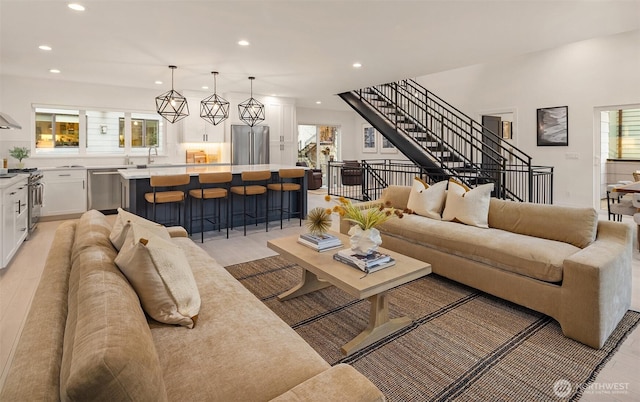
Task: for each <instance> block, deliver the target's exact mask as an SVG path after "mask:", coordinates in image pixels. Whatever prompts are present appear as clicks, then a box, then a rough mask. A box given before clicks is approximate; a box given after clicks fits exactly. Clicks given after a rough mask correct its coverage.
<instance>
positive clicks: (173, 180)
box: [144, 174, 191, 225]
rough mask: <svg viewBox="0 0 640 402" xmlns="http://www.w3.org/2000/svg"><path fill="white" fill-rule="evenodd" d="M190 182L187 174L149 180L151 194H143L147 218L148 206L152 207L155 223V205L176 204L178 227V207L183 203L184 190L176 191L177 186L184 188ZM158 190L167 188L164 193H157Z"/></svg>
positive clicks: (160, 176)
mask: <svg viewBox="0 0 640 402" xmlns="http://www.w3.org/2000/svg"><path fill="white" fill-rule="evenodd" d="M190 181H191V177H189V175H188V174H175V175H157V176H151V177H150V178H149V184H150V185H151V187H152V188H153V192H151V193H145V195H144V199H145V200H147V216H148V215H149V213H148V207H149V204H152V205H153V220H154V221H156V205H157V204H169V203H176V204H178V225H180V210H181V208H180V206H181V205H182V204H183V203H184V199H185V194H184V190H178V189H176V187H178V186H186V185H187V184H189V182H190ZM158 188H160V189H162V188H167V190H166V191H158ZM156 222H157V221H156Z"/></svg>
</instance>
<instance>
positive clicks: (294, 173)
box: [267, 169, 305, 229]
mask: <svg viewBox="0 0 640 402" xmlns="http://www.w3.org/2000/svg"><path fill="white" fill-rule="evenodd" d="M304 175H305V171H304V169H280V170H279V171H278V177H279V180H280V181H279V182H278V183H269V184H267V188H268V189H269V190H271V191H274V192H280V208H278V209H279V210H280V229H282V219H283V216H284V211H285V208H284V194H285V193H287V197H288V199H289V200H288V201H289V204H288V207H287V209H286V211H287V217H288V218H287V219H291V215H295V214H296V213H292V211H291V194H292V193H294V192H298V193H302V178H303V177H304ZM296 179H297V180H298V182H297V183H296V182H292V181H286V180H296ZM299 201H300V205H299V206H298V208H299V209H298V212H297V214H298V216H299V217H300V226H302V194H301V195H300V197H299Z"/></svg>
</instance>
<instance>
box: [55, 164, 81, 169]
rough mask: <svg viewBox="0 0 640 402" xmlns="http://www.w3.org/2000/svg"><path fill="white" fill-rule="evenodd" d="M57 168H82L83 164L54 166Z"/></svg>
mask: <svg viewBox="0 0 640 402" xmlns="http://www.w3.org/2000/svg"><path fill="white" fill-rule="evenodd" d="M56 167H57V168H83V167H84V166H82V165H62V166H56Z"/></svg>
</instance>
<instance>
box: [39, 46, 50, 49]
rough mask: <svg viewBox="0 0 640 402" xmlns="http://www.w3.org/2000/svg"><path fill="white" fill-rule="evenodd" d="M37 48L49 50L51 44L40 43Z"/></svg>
mask: <svg viewBox="0 0 640 402" xmlns="http://www.w3.org/2000/svg"><path fill="white" fill-rule="evenodd" d="M38 49H40V50H51V46H47V45H40V46H38Z"/></svg>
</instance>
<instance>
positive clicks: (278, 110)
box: [267, 103, 298, 165]
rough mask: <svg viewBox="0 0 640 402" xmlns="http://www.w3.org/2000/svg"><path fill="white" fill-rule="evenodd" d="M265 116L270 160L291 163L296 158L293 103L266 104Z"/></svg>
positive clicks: (296, 136)
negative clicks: (267, 124) (267, 122)
mask: <svg viewBox="0 0 640 402" xmlns="http://www.w3.org/2000/svg"><path fill="white" fill-rule="evenodd" d="M267 118H268V121H269V160H270V162H271V163H280V164H285V165H293V164H294V163H295V161H296V160H297V159H298V155H297V154H298V144H297V138H298V134H297V130H296V123H295V121H296V111H295V105H291V104H274V103H271V104H268V105H267Z"/></svg>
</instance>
